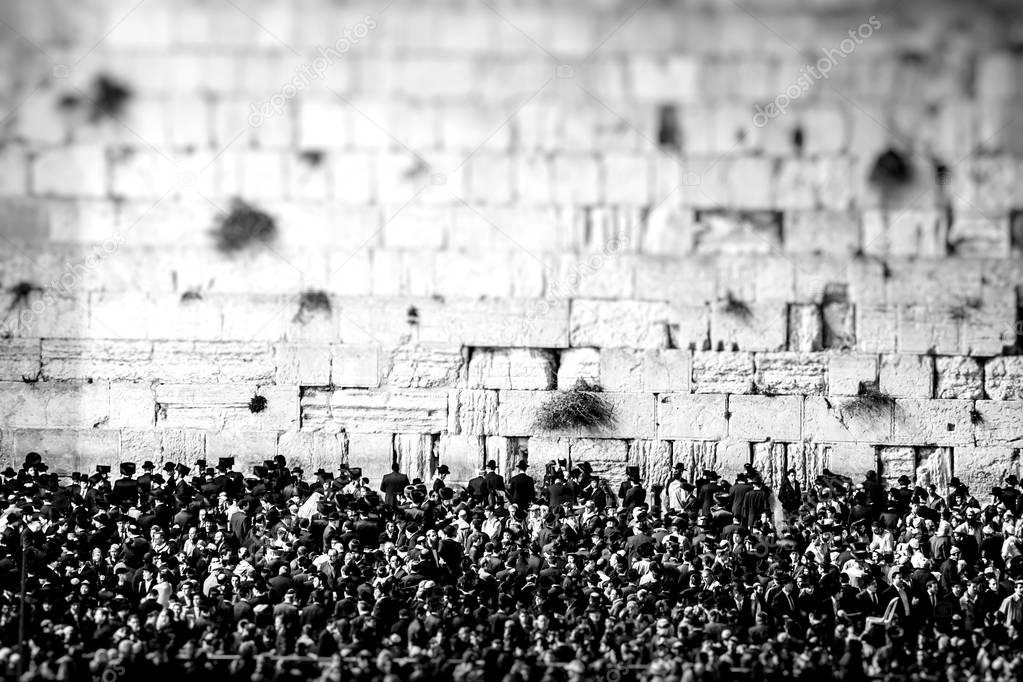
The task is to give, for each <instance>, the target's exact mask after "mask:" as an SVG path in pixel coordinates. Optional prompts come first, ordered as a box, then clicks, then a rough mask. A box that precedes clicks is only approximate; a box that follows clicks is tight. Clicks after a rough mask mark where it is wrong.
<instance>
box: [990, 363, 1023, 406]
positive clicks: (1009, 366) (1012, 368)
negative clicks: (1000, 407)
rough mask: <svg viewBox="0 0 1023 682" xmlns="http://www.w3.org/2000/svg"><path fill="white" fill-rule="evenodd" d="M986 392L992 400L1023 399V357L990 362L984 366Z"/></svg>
mask: <svg viewBox="0 0 1023 682" xmlns="http://www.w3.org/2000/svg"><path fill="white" fill-rule="evenodd" d="M984 390H985V392H986V393H987V397H988V398H990V399H991V400H1021V399H1023V357H1019V356H1011V357H1000V358H991V359H990V360H988V361H987V363H985V365H984Z"/></svg>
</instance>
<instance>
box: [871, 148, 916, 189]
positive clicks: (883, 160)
mask: <svg viewBox="0 0 1023 682" xmlns="http://www.w3.org/2000/svg"><path fill="white" fill-rule="evenodd" d="M869 179H870V183H871V184H872V185H875V186H876V187H878V188H880V189H881V190H882V191H884V190H893V189H900V188H902V187H905V186H906V185H908V184H909V183H910V182H912V181H913V166H912V165H911V164H910V161H909V158H908V157H907V156H906V155H905V154H903V153H902V152H900V151H898V150H897V149H894V148H892V147H889V148H888V149H886V150H885V151H884V152H882V153H881V154H880V155H878V157H877V159H875V160H874V165H873V166H872V167H871V169H870V178H869Z"/></svg>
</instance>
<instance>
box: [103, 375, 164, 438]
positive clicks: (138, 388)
mask: <svg viewBox="0 0 1023 682" xmlns="http://www.w3.org/2000/svg"><path fill="white" fill-rule="evenodd" d="M155 422H156V400H155V397H154V392H153V387H152V386H151V385H150V384H124V383H113V384H110V413H109V416H108V418H107V420H106V421H105V422H104V423H103V424H100V425H99V427H102V428H111V429H117V428H129V429H151V428H153V427H154V426H155ZM94 428H97V427H96V426H94Z"/></svg>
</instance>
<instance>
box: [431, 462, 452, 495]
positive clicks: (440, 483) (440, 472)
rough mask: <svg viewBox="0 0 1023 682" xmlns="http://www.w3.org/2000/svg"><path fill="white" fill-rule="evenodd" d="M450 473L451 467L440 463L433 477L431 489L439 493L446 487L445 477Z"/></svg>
mask: <svg viewBox="0 0 1023 682" xmlns="http://www.w3.org/2000/svg"><path fill="white" fill-rule="evenodd" d="M450 474H451V469H449V468H448V465H447V464H441V465H440V466H439V467H437V475H436V477H435V478H434V479H433V491H434V492H436V493H439V492H440V491H441V490H442V489H444V488H447V487H448V484H447V482H446V480H447V477H448V476H449V475H450Z"/></svg>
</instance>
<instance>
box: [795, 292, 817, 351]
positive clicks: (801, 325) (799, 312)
mask: <svg viewBox="0 0 1023 682" xmlns="http://www.w3.org/2000/svg"><path fill="white" fill-rule="evenodd" d="M823 345H824V321H823V319H822V317H821V309H820V306H818V305H816V304H809V303H802V304H793V305H790V306H789V350H792V351H799V352H803V353H808V352H812V351H817V350H820V349H821V348H822V347H823Z"/></svg>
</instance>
